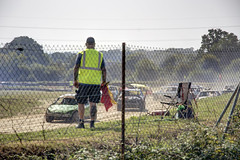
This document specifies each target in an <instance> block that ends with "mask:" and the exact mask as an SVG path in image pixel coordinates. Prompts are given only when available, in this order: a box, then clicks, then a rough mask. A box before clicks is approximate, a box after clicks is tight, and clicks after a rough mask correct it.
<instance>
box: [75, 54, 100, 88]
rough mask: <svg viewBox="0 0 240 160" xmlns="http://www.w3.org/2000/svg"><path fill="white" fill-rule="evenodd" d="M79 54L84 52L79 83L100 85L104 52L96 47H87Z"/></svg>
mask: <svg viewBox="0 0 240 160" xmlns="http://www.w3.org/2000/svg"><path fill="white" fill-rule="evenodd" d="M78 54H82V58H81V64H80V68H79V72H78V81H79V83H83V84H96V85H100V84H101V77H102V71H101V64H102V60H103V54H102V53H101V52H98V51H97V50H95V49H86V50H85V51H83V52H80V53H78Z"/></svg>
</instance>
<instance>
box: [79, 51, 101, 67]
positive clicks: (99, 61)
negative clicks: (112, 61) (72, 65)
mask: <svg viewBox="0 0 240 160" xmlns="http://www.w3.org/2000/svg"><path fill="white" fill-rule="evenodd" d="M85 61H86V51H84V52H83V66H82V67H80V68H81V69H89V70H101V69H100V64H101V53H100V52H98V67H97V68H94V67H86V66H85Z"/></svg>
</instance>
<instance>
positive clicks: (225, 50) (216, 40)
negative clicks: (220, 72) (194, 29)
mask: <svg viewBox="0 0 240 160" xmlns="http://www.w3.org/2000/svg"><path fill="white" fill-rule="evenodd" d="M199 51H200V53H209V54H213V55H215V56H216V57H217V58H219V59H220V62H221V63H222V64H223V65H228V64H229V63H231V61H232V60H233V59H236V58H239V57H240V52H239V51H240V42H239V40H238V38H237V36H236V35H234V34H233V33H228V32H226V31H222V30H221V29H209V30H208V34H205V35H203V36H202V42H201V47H200V49H199Z"/></svg>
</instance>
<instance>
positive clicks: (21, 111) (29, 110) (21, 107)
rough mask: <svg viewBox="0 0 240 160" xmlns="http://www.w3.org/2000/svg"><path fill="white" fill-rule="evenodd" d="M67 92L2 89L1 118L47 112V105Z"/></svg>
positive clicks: (0, 96)
mask: <svg viewBox="0 0 240 160" xmlns="http://www.w3.org/2000/svg"><path fill="white" fill-rule="evenodd" d="M65 93H66V92H41V91H2V92H1V94H0V118H7V117H12V116H16V115H29V114H41V113H45V109H46V106H47V105H48V104H51V103H52V102H54V100H56V98H57V97H59V96H60V95H62V94H65Z"/></svg>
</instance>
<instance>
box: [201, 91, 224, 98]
mask: <svg viewBox="0 0 240 160" xmlns="http://www.w3.org/2000/svg"><path fill="white" fill-rule="evenodd" d="M220 95H221V94H220V92H219V91H215V90H206V91H201V92H200V93H199V94H198V95H197V99H203V98H208V97H216V96H220Z"/></svg>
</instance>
